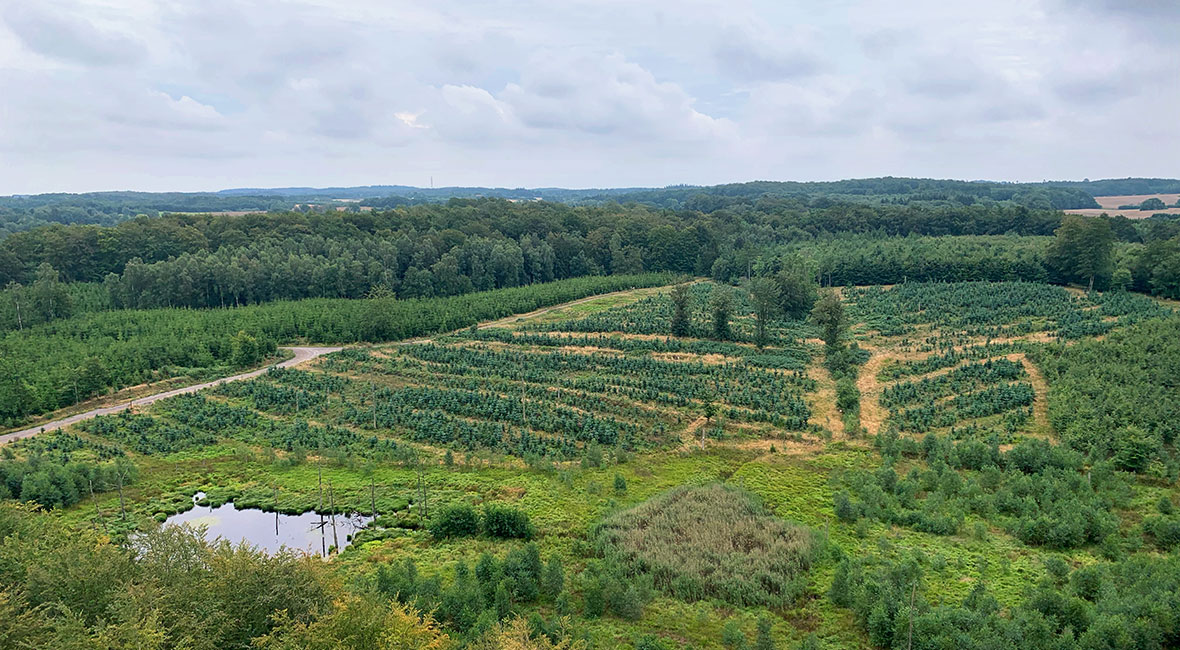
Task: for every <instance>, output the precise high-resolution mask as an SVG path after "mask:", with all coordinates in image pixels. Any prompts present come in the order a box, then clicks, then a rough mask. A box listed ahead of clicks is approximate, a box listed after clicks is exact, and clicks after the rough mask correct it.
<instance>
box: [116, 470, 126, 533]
mask: <svg viewBox="0 0 1180 650" xmlns="http://www.w3.org/2000/svg"><path fill="white" fill-rule="evenodd" d="M115 476H117V477H118V478H119V512H121V513H122V515H123V521H127V501H126V500H125V499H124V498H123V470H122V469H120V470H119V471H118V472H116V473H115Z"/></svg>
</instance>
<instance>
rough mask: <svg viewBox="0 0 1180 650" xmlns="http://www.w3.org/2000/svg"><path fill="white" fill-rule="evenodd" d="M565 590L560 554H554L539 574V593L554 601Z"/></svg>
mask: <svg viewBox="0 0 1180 650" xmlns="http://www.w3.org/2000/svg"><path fill="white" fill-rule="evenodd" d="M564 590H565V571H564V569H562V566H561V556H560V555H557V554H554V555H552V556H550V557H549V562H548V563H547V564H546V565H545V569H544V571H543V572H542V574H541V593H542V594H543V595H544V596H545V597H546V598H548V599H549V600H552V601H556V600H557V598H558V597H559V596H560V595H561V593H562V592H563V591H564Z"/></svg>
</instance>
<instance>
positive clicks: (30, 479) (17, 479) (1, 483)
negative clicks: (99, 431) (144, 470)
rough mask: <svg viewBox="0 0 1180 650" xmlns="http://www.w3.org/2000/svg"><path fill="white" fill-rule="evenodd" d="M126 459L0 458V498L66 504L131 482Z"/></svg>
mask: <svg viewBox="0 0 1180 650" xmlns="http://www.w3.org/2000/svg"><path fill="white" fill-rule="evenodd" d="M137 474H138V472H137V470H136V468H135V466H134V465H132V464H131V463H128V462H108V463H93V462H87V461H67V460H65V459H51V458H49V457H46V456H43V455H32V456H30V457H29V458H28V459H24V460H18V459H15V458H13V459H4V460H0V499H6V498H12V499H16V500H18V501H31V502H33V503H36V504H38V505H40V506H43V507H45V508H57V507H68V506H72V505H74V504H75V503H78V502H79V501H81V500H82V499H84V498H86V497H87V496H88V495H89V494H91V493H99V492H105V491H108V490H114V489H115V488H116V487H119V486H122V485H128V484H130V483H132V482H134V481H135V477H136V475H137Z"/></svg>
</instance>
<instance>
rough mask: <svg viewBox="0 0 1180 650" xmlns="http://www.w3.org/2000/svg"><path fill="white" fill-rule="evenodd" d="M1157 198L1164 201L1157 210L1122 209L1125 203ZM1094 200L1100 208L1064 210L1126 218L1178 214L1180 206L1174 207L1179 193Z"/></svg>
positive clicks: (1136, 203)
mask: <svg viewBox="0 0 1180 650" xmlns="http://www.w3.org/2000/svg"><path fill="white" fill-rule="evenodd" d="M1153 197H1154V198H1157V199H1160V200H1161V201H1163V202H1164V205H1165V206H1167V207H1165V208H1161V209H1159V210H1140V209H1138V207H1136V208H1133V209H1122V206H1125V205H1134V206H1138V205H1139V204H1140V203H1142V202H1144V201H1146V200H1147V199H1150V198H1153ZM1094 200H1095V201H1097V202H1098V205H1100V206H1102V207H1101V208H1084V209H1073V210H1066V212H1068V213H1070V214H1082V215H1086V216H1088V217H1096V216H1098V215H1100V214H1106V215H1109V216H1112V217H1113V216H1124V217H1127V218H1128V219H1146V218H1147V217H1150V216H1151V215H1153V214H1180V208H1178V207H1175V206H1176V201H1178V200H1180V194H1131V195H1123V196H1096V197H1094Z"/></svg>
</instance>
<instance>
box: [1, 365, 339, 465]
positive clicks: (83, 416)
mask: <svg viewBox="0 0 1180 650" xmlns="http://www.w3.org/2000/svg"><path fill="white" fill-rule="evenodd" d="M283 349H284V350H290V351H291V352H293V353H294V354H295V356H293V357H291V358H290V359H287V360H286V361H280V362H279V363H277V364H275V365H273V366H267V367H266V368H260V369H258V370H252V371H250V372H244V373H242V374H240V375H233V376H231V377H223V378H221V379H217V380H215V381H207V382H205V383H203V384H195V385H193V386H185V387H184V388H177V389H174V390H169V391H165V392H163V393H156V394H155V395H148V396H147V397H140V398H139V399H134V400H131V401H129V402H126V403H123V404H116V405H114V406H106V407H103V408H96V409H92V410H89V411H85V412H83V413H78V414H76V415H71V416H69V417H67V418H62V419H60V420H54V421H52V422H46V423H44V424H39V425H37V426H35V427H30V428H28V429H24V430H21V431H14V432H12V433H6V434H4V435H0V445H3V444H7V443H10V442H12V441H14V440H20V439H21V438H28V437H31V436H35V435H37V434H39V433H44V432H46V431H54V430H56V429H64V428H66V427H68V426H70V425H73V424H77V423H78V422H82V421H83V420H89V419H91V418H93V417H96V416H99V415H110V414H112V413H118V412H120V411H126V410H127V409H129V408H131V407H132V406H144V405H147V404H151V403H153V402H157V401H159V400H162V399H168V398H169V397H176V396H177V395H185V394H187V393H195V392H197V391H199V390H204V389H206V388H212V387H213V386H218V385H220V384H224V383H227V382H231V381H241V380H243V379H253V378H254V377H257V376H259V375H261V374H262V373H264V372H266V371H267V370H270V369H271V368H290V367H292V366H297V365H299V364H302V363H306V362H308V361H311V360H312V359H315V358H316V357H320V356H323V355H325V354H328V353H329V352H336V351H338V350H341V349H343V348H339V347H285V348H283Z"/></svg>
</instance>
